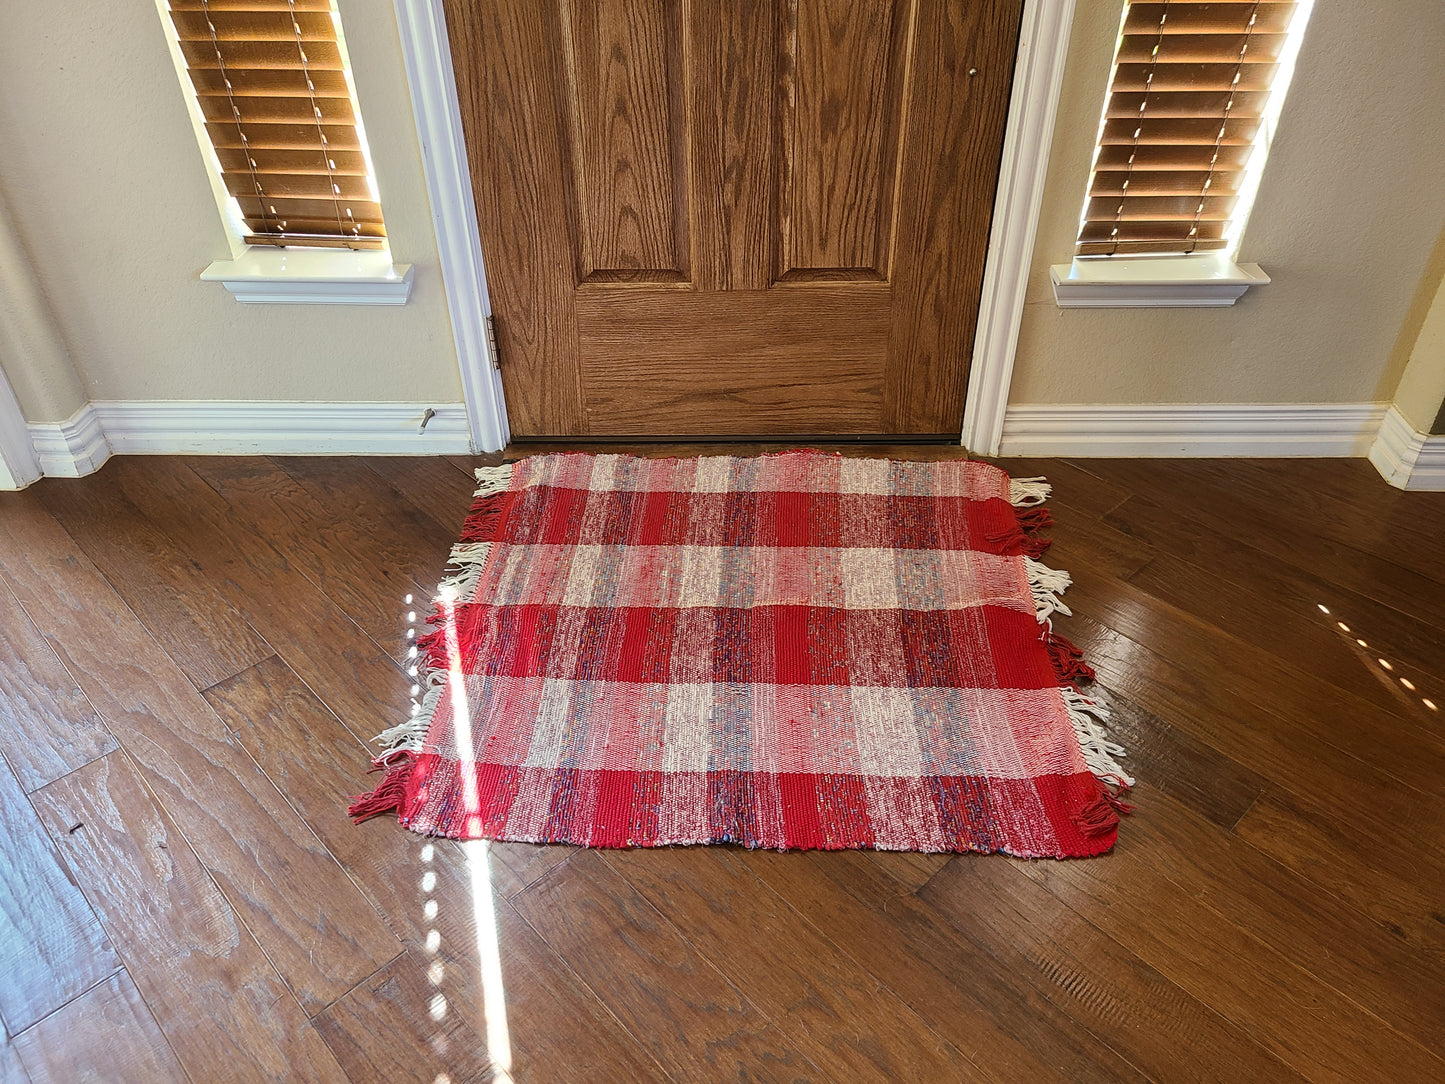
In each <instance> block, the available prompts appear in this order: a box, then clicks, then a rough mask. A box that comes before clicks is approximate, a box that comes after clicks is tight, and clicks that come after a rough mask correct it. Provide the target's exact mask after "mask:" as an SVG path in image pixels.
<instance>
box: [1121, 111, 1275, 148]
mask: <svg viewBox="0 0 1445 1084" xmlns="http://www.w3.org/2000/svg"><path fill="white" fill-rule="evenodd" d="M1223 127H1224V138H1223V139H1221V140H1219V142H1221V143H1224V144H1226V145H1229V146H1243V145H1246V144H1249V143H1253V142H1254V136H1255V133H1256V132H1258V131H1259V120H1258V118H1248V119H1235V118H1231V119H1230V120H1228V121H1226V122H1225V123H1224V125H1223ZM1136 129H1137V130H1138V132H1139V135H1138V139H1137V142H1139V143H1172V144H1186V145H1187V144H1197V145H1208V146H1211V147H1212V146H1213V145H1214V142H1215V140H1216V138H1217V137H1218V136H1219V129H1220V122H1219V121H1218V120H1211V119H1208V118H1199V117H1162V118H1160V119H1159V120H1154V119H1153V118H1151V117H1147V116H1146V117H1145V118H1144V119H1143V120H1142V121H1132V120H1118V119H1115V120H1108V121H1105V122H1104V129H1103V133H1102V135H1101V136H1100V138H1099V142H1100V143H1103V144H1105V145H1106V146H1107V145H1109V144H1112V143H1122V144H1132V143H1134V142H1136V139H1135V135H1134V132H1135V130H1136Z"/></svg>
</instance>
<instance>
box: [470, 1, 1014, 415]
mask: <svg viewBox="0 0 1445 1084" xmlns="http://www.w3.org/2000/svg"><path fill="white" fill-rule="evenodd" d="M1021 7H1022V4H1021V2H1020V0H447V3H446V14H447V25H448V30H449V33H450V37H451V49H452V56H453V61H454V67H455V70H456V80H457V90H458V94H459V97H460V100H461V112H462V122H463V127H464V130H465V137H466V142H467V149H468V156H469V158H470V161H471V170H472V185H473V190H474V192H475V196H476V205H477V215H478V218H479V220H480V227H481V237H482V249H483V255H484V257H485V260H486V265H487V278H488V282H489V286H490V291H491V299H492V309H493V314H494V319H495V323H496V332H497V339H498V347H499V354H500V358H501V366H502V382H503V386H504V388H505V390H506V396H507V412H508V416H509V419H510V422H511V428H512V433H513V435H514V436H517V437H524V438H525V437H542V436H584V435H592V436H633V437H664V436H704V435H706V436H763V435H788V436H824V435H831V434H839V435H843V434H846V435H856V436H866V435H874V434H876V435H886V434H947V435H952V436H956V435H957V434H958V432H959V429H960V424H961V420H962V415H963V401H964V390H965V385H966V382H967V375H968V362H969V357H970V353H971V351H972V348H973V333H974V323H975V320H976V316H977V308H978V299H979V289H980V284H981V282H982V277H983V263H984V254H985V251H986V249H987V246H988V234H989V220H990V217H991V213H992V208H993V197H994V188H995V186H996V183H997V177H998V163H999V154H1000V148H1001V145H1002V140H1003V128H1004V117H1005V113H1006V110H1007V103H1008V94H1009V83H1010V80H1011V75H1012V69H1013V62H1014V53H1015V49H1016V45H1017V38H1018V24H1019V16H1020V10H1021Z"/></svg>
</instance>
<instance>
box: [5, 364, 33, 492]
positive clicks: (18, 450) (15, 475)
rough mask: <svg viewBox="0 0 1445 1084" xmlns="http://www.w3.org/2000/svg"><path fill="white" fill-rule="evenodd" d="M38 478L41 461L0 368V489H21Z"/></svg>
mask: <svg viewBox="0 0 1445 1084" xmlns="http://www.w3.org/2000/svg"><path fill="white" fill-rule="evenodd" d="M39 477H40V464H39V462H37V461H36V458H35V446H34V444H33V443H32V442H31V440H30V430H29V428H28V427H27V426H26V424H25V415H24V414H22V413H21V411H20V400H19V399H17V398H15V389H14V388H12V387H11V386H10V378H9V377H8V376H6V375H5V370H4V369H0V489H24V488H25V487H26V486H28V485H29V484H30V483H31V482H33V481H35V480H36V479H37V478H39Z"/></svg>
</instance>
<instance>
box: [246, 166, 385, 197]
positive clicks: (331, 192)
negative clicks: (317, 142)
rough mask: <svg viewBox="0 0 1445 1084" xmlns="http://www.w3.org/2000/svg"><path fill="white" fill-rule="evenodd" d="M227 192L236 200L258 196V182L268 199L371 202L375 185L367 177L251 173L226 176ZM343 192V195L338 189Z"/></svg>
mask: <svg viewBox="0 0 1445 1084" xmlns="http://www.w3.org/2000/svg"><path fill="white" fill-rule="evenodd" d="M222 179H223V180H224V181H225V182H226V191H228V192H230V193H231V195H233V196H254V195H255V194H256V182H257V181H259V182H260V184H261V191H262V192H264V193H265V194H266V195H268V196H273V197H275V196H306V197H310V198H316V199H345V200H370V199H371V183H370V182H369V181H368V180H367V178H366V177H365V176H360V177H358V176H355V175H354V174H351V175H348V174H334V175H331V176H328V175H327V174H325V173H257V174H256V175H255V176H254V177H253V176H252V175H251V173H250V172H249V171H242V172H236V173H226V174H223V175H222ZM338 188H339V189H340V191H339V192H337V191H335V189H338Z"/></svg>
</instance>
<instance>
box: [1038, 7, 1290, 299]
mask: <svg viewBox="0 0 1445 1084" xmlns="http://www.w3.org/2000/svg"><path fill="white" fill-rule="evenodd" d="M1310 6H1311V2H1310V0H1302V2H1288V3H1265V2H1261V0H1165V2H1157V3H1132V2H1131V3H1127V4H1125V6H1124V14H1123V19H1122V24H1121V29H1120V34H1119V39H1118V44H1117V47H1116V49H1115V54H1114V64H1113V70H1112V75H1111V78H1110V81H1109V89H1108V92H1107V94H1106V95H1105V101H1104V113H1103V117H1102V118H1101V120H1100V123H1099V135H1098V139H1097V142H1096V144H1095V149H1094V161H1093V164H1092V168H1091V170H1090V177H1089V185H1088V190H1087V192H1086V194H1085V198H1084V207H1083V213H1082V215H1081V220H1080V224H1079V233H1078V240H1077V243H1076V247H1075V260H1074V262H1073V264H1072V265H1071V266H1070V267H1069V268H1067V269H1064V270H1065V271H1066V272H1067V274H1066V275H1064V276H1060V275H1059V274H1058V272H1059V271H1060V270H1061V269H1058V268H1056V269H1055V272H1056V274H1055V293H1056V296H1059V298H1060V304H1064V303H1065V300H1064V295H1067V294H1068V293H1069V291H1068V290H1067V289H1066V290H1065V291H1064V295H1061V294H1060V291H1059V289H1058V287H1059V285H1060V281H1061V278H1062V279H1063V280H1064V284H1065V285H1066V287H1067V286H1070V285H1075V284H1078V285H1081V286H1082V285H1084V284H1087V283H1094V284H1104V283H1107V282H1110V281H1118V280H1120V279H1122V280H1126V281H1130V282H1133V283H1134V284H1135V285H1138V284H1141V283H1143V282H1145V281H1146V280H1148V282H1149V284H1150V285H1152V286H1154V287H1156V289H1155V290H1153V291H1152V292H1153V293H1154V294H1155V295H1156V296H1155V297H1154V298H1153V299H1152V303H1155V304H1166V303H1169V300H1168V295H1169V294H1170V293H1171V292H1172V293H1174V294H1176V295H1179V296H1192V297H1193V299H1192V300H1187V301H1183V302H1182V303H1188V304H1232V303H1233V301H1234V298H1235V297H1237V296H1239V294H1242V293H1243V292H1244V290H1245V289H1247V288H1248V286H1249V285H1252V284H1253V283H1254V282H1258V281H1265V282H1267V281H1268V279H1267V277H1265V276H1264V275H1263V273H1262V272H1259V271H1258V268H1256V267H1253V265H1250V266H1249V267H1247V268H1239V267H1237V266H1236V265H1235V264H1234V262H1233V260H1234V256H1235V254H1236V253H1237V252H1238V249H1239V241H1240V237H1241V235H1242V233H1243V230H1244V224H1245V222H1246V220H1247V219H1248V217H1249V210H1250V207H1251V205H1252V203H1253V201H1254V195H1255V192H1256V191H1257V189H1258V186H1259V180H1260V176H1261V174H1262V172H1263V169H1264V162H1265V158H1266V156H1267V155H1268V152H1269V144H1270V140H1271V138H1272V136H1273V134H1274V130H1275V126H1276V124H1277V121H1278V118H1279V114H1280V108H1281V106H1282V105H1283V101H1284V94H1285V90H1286V88H1287V87H1288V85H1289V80H1290V75H1291V74H1292V72H1293V68H1294V61H1295V57H1296V55H1297V54H1298V51H1299V44H1300V39H1301V36H1302V32H1303V28H1304V23H1305V21H1306V19H1307V18H1308V15H1309V8H1310ZM1208 254H1215V255H1214V258H1213V259H1208V260H1205V259H1199V258H1198V257H1204V256H1206V255H1208ZM1123 257H1142V258H1140V259H1128V260H1124V259H1121V258H1123ZM1185 258H1194V259H1192V260H1191V259H1185ZM1110 263H1118V264H1123V265H1125V266H1123V267H1120V268H1116V269H1115V270H1110V269H1109V268H1107V267H1105V266H1102V265H1107V264H1110ZM1190 279H1202V280H1206V281H1209V282H1212V284H1213V286H1212V287H1211V288H1210V289H1209V290H1206V291H1205V293H1206V295H1208V297H1210V298H1212V300H1210V299H1205V300H1200V297H1201V296H1202V295H1200V294H1199V292H1198V291H1197V290H1195V291H1193V294H1192V295H1191V294H1190V291H1189V290H1188V289H1183V290H1182V291H1181V290H1180V289H1177V287H1179V286H1180V284H1187V283H1188V282H1189V280H1190ZM1070 280H1072V281H1070ZM1169 283H1173V284H1175V287H1176V289H1174V290H1172V291H1171V289H1170V288H1168V286H1167V284H1169ZM1194 285H1195V286H1198V285H1199V283H1197V282H1196V283H1194ZM1213 287H1218V288H1219V290H1218V291H1215V290H1214V289H1213ZM1236 290H1237V292H1236ZM1107 293H1108V292H1107V291H1103V292H1099V291H1096V292H1095V293H1094V294H1093V296H1094V297H1095V298H1096V299H1100V298H1105V297H1106V295H1107ZM1076 299H1077V298H1076ZM1136 303H1139V302H1136ZM1174 303H1181V302H1180V301H1179V300H1178V298H1177V297H1176V300H1175V302H1174Z"/></svg>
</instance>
